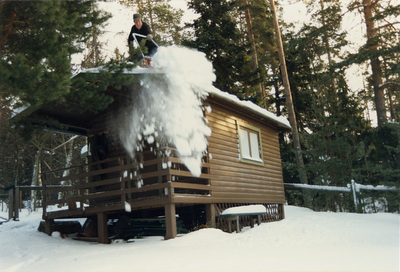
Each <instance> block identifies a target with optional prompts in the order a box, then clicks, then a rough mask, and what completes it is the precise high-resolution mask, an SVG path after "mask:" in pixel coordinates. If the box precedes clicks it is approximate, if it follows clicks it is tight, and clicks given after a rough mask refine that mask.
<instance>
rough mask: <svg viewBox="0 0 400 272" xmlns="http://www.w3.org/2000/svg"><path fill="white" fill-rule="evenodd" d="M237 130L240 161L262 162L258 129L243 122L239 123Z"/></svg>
mask: <svg viewBox="0 0 400 272" xmlns="http://www.w3.org/2000/svg"><path fill="white" fill-rule="evenodd" d="M238 130H239V131H238V133H239V140H240V142H239V144H240V159H241V161H242V162H249V163H256V164H260V163H261V164H262V163H263V161H262V155H261V154H262V152H261V143H260V139H261V135H260V134H261V132H260V130H259V129H257V128H255V127H252V126H247V125H245V124H239V125H238Z"/></svg>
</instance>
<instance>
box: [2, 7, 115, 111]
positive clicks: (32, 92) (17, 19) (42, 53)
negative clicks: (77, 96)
mask: <svg viewBox="0 0 400 272" xmlns="http://www.w3.org/2000/svg"><path fill="white" fill-rule="evenodd" d="M0 11H1V14H0V16H1V17H0V31H1V36H0V48H1V51H0V54H1V55H0V73H1V75H2V76H1V77H0V96H1V97H2V102H3V103H6V102H7V103H13V104H14V106H18V105H25V104H30V105H39V104H43V103H46V102H49V101H54V100H58V99H63V97H64V96H65V95H66V94H68V93H69V91H70V76H71V67H70V57H71V55H72V54H74V53H78V52H81V51H82V48H81V44H82V43H84V42H86V41H87V40H88V38H89V37H90V34H91V32H90V31H89V30H90V28H88V25H90V24H91V25H94V26H99V25H100V24H101V23H102V22H104V21H105V20H106V19H107V16H103V15H101V14H100V13H99V12H98V11H96V10H92V8H91V1H3V2H1V3H0Z"/></svg>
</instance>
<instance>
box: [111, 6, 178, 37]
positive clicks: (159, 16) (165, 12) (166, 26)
mask: <svg viewBox="0 0 400 272" xmlns="http://www.w3.org/2000/svg"><path fill="white" fill-rule="evenodd" d="M119 2H120V3H121V4H123V5H125V6H128V7H132V8H133V10H134V11H133V12H132V14H133V13H140V14H141V15H142V17H143V21H144V22H146V23H148V24H149V26H150V27H151V30H152V33H153V36H154V37H155V39H156V40H157V44H159V45H172V44H177V45H179V44H180V43H181V39H182V29H183V27H182V26H181V20H182V16H183V10H181V9H175V8H173V7H172V6H171V5H170V4H169V3H168V1H166V0H162V1H150V0H146V1H142V0H135V1H132V0H120V1H119Z"/></svg>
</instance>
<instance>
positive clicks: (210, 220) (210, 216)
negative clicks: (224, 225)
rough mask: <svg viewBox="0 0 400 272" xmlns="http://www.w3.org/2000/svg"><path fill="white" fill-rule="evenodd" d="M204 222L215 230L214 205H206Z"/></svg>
mask: <svg viewBox="0 0 400 272" xmlns="http://www.w3.org/2000/svg"><path fill="white" fill-rule="evenodd" d="M206 220H207V222H206V223H207V225H208V226H209V227H211V228H215V204H206Z"/></svg>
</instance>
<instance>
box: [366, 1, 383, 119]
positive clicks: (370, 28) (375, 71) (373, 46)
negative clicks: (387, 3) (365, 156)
mask: <svg viewBox="0 0 400 272" xmlns="http://www.w3.org/2000/svg"><path fill="white" fill-rule="evenodd" d="M377 2H379V1H375V2H374V3H372V0H363V8H364V18H365V25H366V27H367V49H368V50H369V51H370V52H376V51H378V45H377V42H376V40H375V38H376V34H377V29H376V28H375V23H374V19H373V17H374V16H373V8H374V5H376V3H377ZM372 55H373V54H372ZM370 62H371V70H372V83H373V88H374V96H375V107H376V114H377V118H378V127H382V126H383V125H384V124H385V123H387V117H386V105H385V93H384V88H383V87H382V69H381V62H380V60H379V58H378V57H377V56H372V57H371V58H370Z"/></svg>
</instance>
